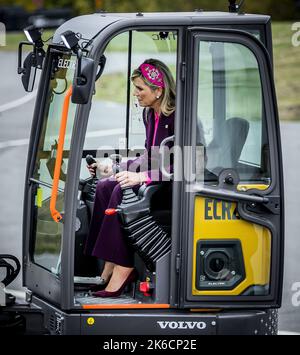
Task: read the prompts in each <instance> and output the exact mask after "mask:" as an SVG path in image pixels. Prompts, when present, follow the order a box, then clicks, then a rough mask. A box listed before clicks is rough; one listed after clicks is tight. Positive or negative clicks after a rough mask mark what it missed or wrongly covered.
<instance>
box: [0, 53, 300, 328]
mask: <svg viewBox="0 0 300 355" xmlns="http://www.w3.org/2000/svg"><path fill="white" fill-rule="evenodd" d="M16 70H17V57H16V54H15V53H10V52H1V51H0V78H1V80H0V253H8V254H13V255H15V256H17V257H18V258H19V259H20V260H21V253H22V204H23V190H24V174H25V168H26V160H27V149H28V138H29V133H30V125H31V119H32V113H33V108H34V98H35V92H33V93H32V94H26V93H25V92H24V90H23V87H22V85H21V81H20V77H19V76H18V75H17V72H16ZM281 135H282V143H283V163H284V179H285V202H286V203H285V213H286V229H285V230H286V243H285V270H284V288H283V304H282V308H281V309H280V311H279V315H280V316H279V329H280V330H281V331H288V332H300V271H299V270H300V267H299V259H300V232H299V231H300V218H299V213H298V211H299V200H300V184H299V176H300V164H299V156H300V139H299V137H300V122H299V123H282V124H281ZM0 276H1V275H0ZM10 287H12V288H14V289H17V290H18V289H21V288H22V281H21V273H20V275H19V277H18V278H17V279H16V280H15V281H14V282H13V284H12V285H10ZM297 292H298V293H297Z"/></svg>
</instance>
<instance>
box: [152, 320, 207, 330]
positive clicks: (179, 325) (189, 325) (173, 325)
mask: <svg viewBox="0 0 300 355" xmlns="http://www.w3.org/2000/svg"><path fill="white" fill-rule="evenodd" d="M157 323H158V325H159V326H160V327H161V329H167V328H169V329H195V328H197V329H205V328H206V323H205V322H183V321H181V322H174V321H172V322H167V321H157Z"/></svg>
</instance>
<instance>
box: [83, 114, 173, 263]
mask: <svg viewBox="0 0 300 355" xmlns="http://www.w3.org/2000/svg"><path fill="white" fill-rule="evenodd" d="M145 112H146V110H144V115H143V117H144V124H145V128H146V141H145V152H144V154H143V155H142V156H141V157H139V158H137V159H135V160H129V161H127V162H126V163H122V164H121V166H122V169H123V170H128V171H134V172H139V171H147V173H148V177H149V178H150V179H151V180H152V181H153V182H154V181H161V180H162V175H161V173H160V171H159V169H158V155H157V152H158V149H159V146H160V143H161V142H162V141H163V140H164V139H165V138H167V137H169V136H172V135H173V134H174V115H175V113H172V114H171V115H170V116H164V115H163V114H161V115H160V117H159V121H158V126H157V130H156V135H155V137H153V136H154V130H155V118H154V110H152V109H150V110H149V111H148V114H147V116H148V119H145ZM153 138H154V142H153ZM153 143H154V147H153ZM139 187H140V186H139V185H135V186H133V190H134V191H135V192H137V191H138V189H139ZM121 201H122V190H121V187H120V185H119V183H118V182H117V181H116V180H115V178H114V177H110V178H106V179H101V180H99V181H98V184H97V188H96V194H95V202H94V210H93V215H92V220H91V225H90V231H89V235H88V237H87V241H86V246H85V253H86V255H92V256H96V257H98V258H100V259H103V260H105V261H110V262H113V263H115V264H118V265H121V266H125V267H133V254H134V252H133V250H132V249H131V248H130V246H129V245H128V244H127V242H126V240H125V238H124V237H123V232H122V229H121V224H120V221H119V217H118V215H117V214H115V215H112V216H106V215H105V213H104V212H105V210H106V209H107V208H116V207H117V206H118V205H119V204H120V203H121Z"/></svg>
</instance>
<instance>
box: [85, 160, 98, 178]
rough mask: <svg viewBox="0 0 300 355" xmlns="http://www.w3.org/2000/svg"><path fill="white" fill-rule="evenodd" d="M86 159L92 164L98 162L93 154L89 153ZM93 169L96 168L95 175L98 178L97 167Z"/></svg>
mask: <svg viewBox="0 0 300 355" xmlns="http://www.w3.org/2000/svg"><path fill="white" fill-rule="evenodd" d="M85 161H86V162H87V164H88V165H92V164H94V163H97V162H96V160H95V159H94V157H93V156H92V155H87V156H86V157H85ZM93 170H94V173H95V176H94V177H95V178H96V177H97V175H96V171H97V168H94V169H93Z"/></svg>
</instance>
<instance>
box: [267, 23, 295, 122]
mask: <svg viewBox="0 0 300 355" xmlns="http://www.w3.org/2000/svg"><path fill="white" fill-rule="evenodd" d="M272 31H273V51H274V53H273V55H274V67H275V82H276V92H277V100H278V106H279V117H280V119H281V120H300V95H299V93H300V46H298V47H293V46H292V36H293V34H294V33H295V32H294V31H292V22H274V23H273V25H272Z"/></svg>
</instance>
